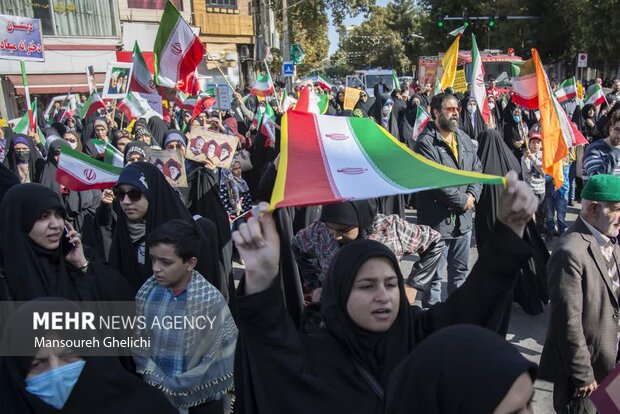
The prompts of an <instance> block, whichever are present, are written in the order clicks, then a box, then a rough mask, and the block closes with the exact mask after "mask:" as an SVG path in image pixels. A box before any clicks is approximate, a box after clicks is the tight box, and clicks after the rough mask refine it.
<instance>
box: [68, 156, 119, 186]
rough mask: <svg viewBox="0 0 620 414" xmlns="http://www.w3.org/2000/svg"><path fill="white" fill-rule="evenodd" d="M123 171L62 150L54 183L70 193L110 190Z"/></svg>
mask: <svg viewBox="0 0 620 414" xmlns="http://www.w3.org/2000/svg"><path fill="white" fill-rule="evenodd" d="M122 170H123V169H122V168H119V167H115V166H113V165H109V164H106V163H104V162H101V161H97V160H95V159H94V158H92V157H89V156H88V155H86V154H83V153H81V152H78V151H74V150H72V149H71V148H65V147H63V148H62V151H61V153H60V159H59V160H58V169H57V170H56V181H57V182H59V183H60V184H62V185H64V186H65V187H67V188H68V189H69V190H72V191H86V190H93V189H99V190H103V189H106V188H112V187H113V186H114V184H116V181H117V180H118V176H119V175H120V174H121V171H122Z"/></svg>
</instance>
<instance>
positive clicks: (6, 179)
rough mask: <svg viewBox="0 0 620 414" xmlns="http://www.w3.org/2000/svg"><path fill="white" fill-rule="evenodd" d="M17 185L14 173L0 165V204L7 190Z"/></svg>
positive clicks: (16, 177)
mask: <svg viewBox="0 0 620 414" xmlns="http://www.w3.org/2000/svg"><path fill="white" fill-rule="evenodd" d="M17 184H19V177H18V176H17V175H15V173H14V172H13V171H11V170H9V169H8V168H6V167H5V166H4V164H0V202H1V201H2V199H3V198H4V194H6V192H7V191H9V188H11V187H13V186H15V185H17Z"/></svg>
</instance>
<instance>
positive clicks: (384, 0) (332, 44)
mask: <svg viewBox="0 0 620 414" xmlns="http://www.w3.org/2000/svg"><path fill="white" fill-rule="evenodd" d="M376 2H377V6H385V5H386V4H388V3H389V2H390V1H389V0H376ZM363 21H364V15H363V14H360V15H358V16H357V17H355V18H348V19H345V21H344V25H345V26H352V25H358V24H360V23H362V22H363ZM328 38H329V55H330V56H331V55H332V54H333V53H334V52H335V51H336V50H337V49H338V33H337V32H336V27H335V26H334V25H333V24H332V23H331V16H330V23H329V31H328Z"/></svg>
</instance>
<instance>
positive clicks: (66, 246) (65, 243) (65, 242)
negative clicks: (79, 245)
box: [60, 226, 75, 253]
mask: <svg viewBox="0 0 620 414" xmlns="http://www.w3.org/2000/svg"><path fill="white" fill-rule="evenodd" d="M68 234H69V230H68V229H67V226H65V228H64V230H63V231H62V236H60V237H61V238H60V243H61V245H62V251H63V253H68V252H69V251H71V250H73V249H75V244H73V243H71V242H70V241H69V239H68V238H67V235H68Z"/></svg>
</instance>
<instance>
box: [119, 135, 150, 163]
mask: <svg viewBox="0 0 620 414" xmlns="http://www.w3.org/2000/svg"><path fill="white" fill-rule="evenodd" d="M132 152H138V153H140V154H141V155H144V161H147V160H148V159H149V145H148V144H147V143H146V142H142V141H132V142H130V143H128V144H127V145H125V158H124V164H125V165H127V159H128V158H129V155H130V154H131V153H132Z"/></svg>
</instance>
